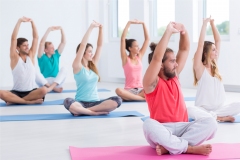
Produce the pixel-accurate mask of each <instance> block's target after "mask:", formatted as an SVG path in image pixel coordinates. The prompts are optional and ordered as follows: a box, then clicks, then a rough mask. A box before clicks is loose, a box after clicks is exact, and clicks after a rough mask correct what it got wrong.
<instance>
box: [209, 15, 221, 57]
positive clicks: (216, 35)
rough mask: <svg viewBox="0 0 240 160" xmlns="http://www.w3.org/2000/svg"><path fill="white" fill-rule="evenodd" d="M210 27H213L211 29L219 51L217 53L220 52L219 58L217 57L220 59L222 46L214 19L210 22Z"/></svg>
mask: <svg viewBox="0 0 240 160" xmlns="http://www.w3.org/2000/svg"><path fill="white" fill-rule="evenodd" d="M210 25H211V28H212V31H213V36H214V41H215V46H216V49H217V52H218V56H217V57H218V58H219V54H220V45H221V38H220V34H219V32H218V29H217V27H216V26H215V24H214V20H213V19H211V20H210Z"/></svg>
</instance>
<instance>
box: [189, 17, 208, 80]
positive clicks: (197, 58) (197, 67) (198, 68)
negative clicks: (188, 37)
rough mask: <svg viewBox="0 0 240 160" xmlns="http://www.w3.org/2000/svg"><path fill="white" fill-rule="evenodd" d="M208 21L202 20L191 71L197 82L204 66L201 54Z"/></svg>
mask: <svg viewBox="0 0 240 160" xmlns="http://www.w3.org/2000/svg"><path fill="white" fill-rule="evenodd" d="M209 21H210V18H206V19H204V20H203V24H202V29H201V32H200V36H199V40H198V47H197V51H196V53H195V55H194V60H193V69H194V71H195V73H196V77H197V79H198V80H199V78H200V77H201V75H202V73H203V71H204V65H203V63H202V54H203V53H202V52H203V46H204V39H205V34H206V28H207V23H208V22H209Z"/></svg>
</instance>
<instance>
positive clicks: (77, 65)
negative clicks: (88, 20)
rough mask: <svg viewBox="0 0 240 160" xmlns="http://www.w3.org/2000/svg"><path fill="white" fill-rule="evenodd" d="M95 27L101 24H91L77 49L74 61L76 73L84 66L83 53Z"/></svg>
mask: <svg viewBox="0 0 240 160" xmlns="http://www.w3.org/2000/svg"><path fill="white" fill-rule="evenodd" d="M94 27H99V24H98V23H96V22H93V23H92V24H91V25H90V26H89V28H88V30H87V32H86V33H85V35H84V37H83V39H82V41H81V45H80V47H79V49H78V51H77V55H76V57H75V59H74V61H73V64H72V67H73V73H74V74H76V73H78V72H79V71H80V70H81V68H82V63H81V61H82V57H83V54H84V51H85V48H86V45H87V42H88V38H89V35H90V33H91V32H92V30H93V28H94Z"/></svg>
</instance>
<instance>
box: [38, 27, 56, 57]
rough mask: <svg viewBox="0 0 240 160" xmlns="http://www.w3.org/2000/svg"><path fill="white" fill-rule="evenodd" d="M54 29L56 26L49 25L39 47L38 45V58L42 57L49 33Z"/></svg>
mask: <svg viewBox="0 0 240 160" xmlns="http://www.w3.org/2000/svg"><path fill="white" fill-rule="evenodd" d="M53 30H54V27H49V28H48V29H47V31H46V32H45V34H44V36H43V37H42V39H41V41H40V43H39V47H38V58H41V57H42V55H43V52H44V49H45V42H46V39H47V37H48V34H49V33H50V32H51V31H53Z"/></svg>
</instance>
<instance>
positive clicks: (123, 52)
mask: <svg viewBox="0 0 240 160" xmlns="http://www.w3.org/2000/svg"><path fill="white" fill-rule="evenodd" d="M131 22H132V21H128V23H127V24H126V26H125V28H124V30H123V33H122V37H121V46H120V52H121V58H122V64H123V65H124V64H126V62H127V53H126V41H125V40H126V36H127V32H128V28H129V27H130V25H131Z"/></svg>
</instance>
